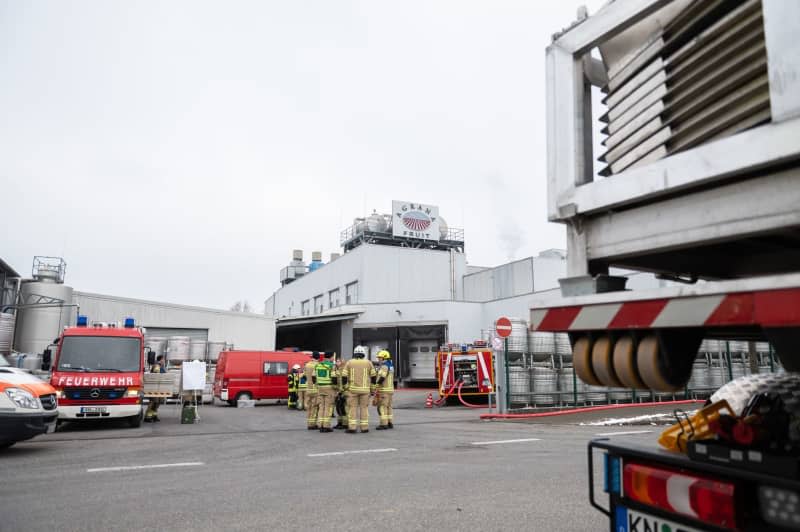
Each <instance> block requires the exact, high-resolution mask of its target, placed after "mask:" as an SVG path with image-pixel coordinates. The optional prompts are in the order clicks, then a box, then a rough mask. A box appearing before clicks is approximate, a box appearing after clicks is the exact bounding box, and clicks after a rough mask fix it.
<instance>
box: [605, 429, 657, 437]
mask: <svg viewBox="0 0 800 532" xmlns="http://www.w3.org/2000/svg"><path fill="white" fill-rule="evenodd" d="M651 432H653V431H652V430H629V431H626V432H599V433H597V434H595V436H622V435H625V434H650V433H651Z"/></svg>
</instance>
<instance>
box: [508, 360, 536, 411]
mask: <svg viewBox="0 0 800 532" xmlns="http://www.w3.org/2000/svg"><path fill="white" fill-rule="evenodd" d="M530 392H531V380H530V377H529V376H528V368H524V367H522V366H509V367H508V393H509V400H510V401H511V403H512V404H518V405H519V404H523V405H528V404H530V402H531V396H530Z"/></svg>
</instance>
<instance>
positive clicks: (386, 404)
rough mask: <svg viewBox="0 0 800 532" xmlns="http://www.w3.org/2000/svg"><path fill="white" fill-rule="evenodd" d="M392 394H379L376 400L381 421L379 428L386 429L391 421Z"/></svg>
mask: <svg viewBox="0 0 800 532" xmlns="http://www.w3.org/2000/svg"><path fill="white" fill-rule="evenodd" d="M392 395H393V394H392V393H386V392H380V398H379V399H378V416H380V419H381V426H382V427H387V426H388V425H389V423H392V424H393V423H394V422H393V421H392V413H393V412H392Z"/></svg>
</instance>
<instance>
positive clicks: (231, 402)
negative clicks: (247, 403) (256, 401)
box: [226, 400, 236, 406]
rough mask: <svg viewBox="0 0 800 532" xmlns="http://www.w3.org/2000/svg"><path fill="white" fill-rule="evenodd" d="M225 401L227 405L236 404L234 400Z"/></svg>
mask: <svg viewBox="0 0 800 532" xmlns="http://www.w3.org/2000/svg"><path fill="white" fill-rule="evenodd" d="M226 402H227V403H228V406H236V401H232V400H228V401H226Z"/></svg>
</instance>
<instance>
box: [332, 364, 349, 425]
mask: <svg viewBox="0 0 800 532" xmlns="http://www.w3.org/2000/svg"><path fill="white" fill-rule="evenodd" d="M333 375H334V385H335V388H336V391H337V393H336V401H335V402H334V406H335V410H336V414H337V416H338V418H337V420H336V426H335V427H333V428H335V429H346V428H347V396H348V395H349V391H348V387H349V386H348V384H347V379H345V378H344V361H343V360H342V359H341V358H340V359H339V360H337V361H336V369H335V370H334V373H333Z"/></svg>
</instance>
